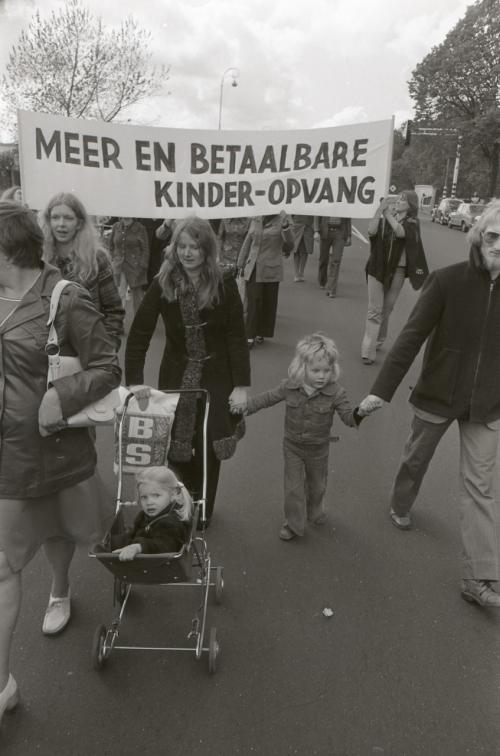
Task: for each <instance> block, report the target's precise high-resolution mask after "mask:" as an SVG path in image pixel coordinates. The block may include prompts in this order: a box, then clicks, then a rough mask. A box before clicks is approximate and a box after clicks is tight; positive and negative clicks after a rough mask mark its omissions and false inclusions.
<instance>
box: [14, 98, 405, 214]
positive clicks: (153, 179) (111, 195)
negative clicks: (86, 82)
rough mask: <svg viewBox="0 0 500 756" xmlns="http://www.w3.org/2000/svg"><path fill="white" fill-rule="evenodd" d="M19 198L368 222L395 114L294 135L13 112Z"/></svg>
mask: <svg viewBox="0 0 500 756" xmlns="http://www.w3.org/2000/svg"><path fill="white" fill-rule="evenodd" d="M18 120H19V147H20V160H21V181H22V188H23V196H24V197H25V201H26V202H27V203H28V204H29V205H30V207H33V208H35V209H38V210H40V209H42V208H43V207H44V206H45V205H46V203H47V202H48V200H49V199H50V198H51V196H52V195H54V194H56V193H57V192H62V191H64V192H74V193H75V194H76V195H77V196H78V197H79V198H80V199H81V200H82V202H83V203H84V205H85V207H86V209H87V211H88V212H89V213H91V214H92V215H114V216H123V217H127V216H129V217H137V218H183V217H185V216H186V215H190V214H196V215H198V216H200V217H202V218H231V217H241V216H254V215H263V214H272V213H277V212H279V211H281V210H285V211H286V212H288V213H295V214H298V215H333V216H337V217H350V218H367V217H370V216H372V215H373V212H374V210H375V208H376V207H377V206H378V203H379V200H380V198H381V197H382V196H384V195H385V194H386V193H387V186H388V184H389V175H390V163H391V153H392V134H393V126H394V124H393V119H388V120H384V121H373V122H371V123H356V124H351V125H348V126H335V127H329V128H322V129H308V130H301V131H208V130H191V129H169V128H154V127H150V126H130V125H117V124H113V123H105V122H102V121H86V120H83V119H80V118H65V117H63V116H56V115H48V114H46V113H31V112H27V111H19V113H18Z"/></svg>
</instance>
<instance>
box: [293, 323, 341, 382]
mask: <svg viewBox="0 0 500 756" xmlns="http://www.w3.org/2000/svg"><path fill="white" fill-rule="evenodd" d="M315 357H320V358H322V359H325V360H326V361H327V362H328V364H329V365H330V367H331V369H332V380H334V381H336V380H337V378H338V377H339V375H340V367H339V351H338V349H337V347H336V346H335V342H334V341H333V340H332V339H330V338H329V337H328V336H327V335H326V334H324V333H321V331H318V332H317V333H311V334H310V335H309V336H304V337H303V338H302V339H301V340H300V341H299V343H298V344H297V346H296V347H295V357H294V358H293V360H292V361H291V363H290V367H289V368H288V377H289V378H292V379H293V380H295V381H297V382H299V383H303V382H304V380H305V368H306V365H307V364H310V363H311V362H312V361H313V359H314V358H315Z"/></svg>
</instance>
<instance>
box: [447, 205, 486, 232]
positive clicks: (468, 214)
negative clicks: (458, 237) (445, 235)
mask: <svg viewBox="0 0 500 756" xmlns="http://www.w3.org/2000/svg"><path fill="white" fill-rule="evenodd" d="M485 207H486V205H483V204H477V205H476V204H473V203H472V202H462V204H461V205H459V206H458V208H457V209H456V210H455V211H454V212H452V213H450V216H449V218H448V228H459V229H460V230H461V231H463V232H464V233H465V232H466V231H468V230H469V228H471V227H472V226H473V225H474V223H475V222H476V221H477V219H478V218H479V216H480V215H481V214H482V212H483V210H484V208H485Z"/></svg>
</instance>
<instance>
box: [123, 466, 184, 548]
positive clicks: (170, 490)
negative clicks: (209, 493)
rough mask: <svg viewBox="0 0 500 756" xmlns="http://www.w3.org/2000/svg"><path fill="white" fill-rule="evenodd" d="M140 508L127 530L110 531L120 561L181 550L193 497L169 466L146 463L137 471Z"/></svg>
mask: <svg viewBox="0 0 500 756" xmlns="http://www.w3.org/2000/svg"><path fill="white" fill-rule="evenodd" d="M136 486H137V498H138V503H139V505H140V507H141V510H142V511H141V512H140V513H139V514H138V515H137V517H136V518H135V520H134V523H133V525H132V527H131V528H130V529H129V530H127V531H126V532H125V533H120V534H115V535H113V534H112V535H111V538H110V547H111V551H112V552H113V553H114V554H118V556H119V559H120V561H128V560H130V559H134V558H135V557H136V556H137V555H138V554H162V553H172V552H177V551H180V549H181V548H182V546H183V545H184V544H185V543H186V541H187V540H188V539H189V532H190V529H191V522H192V517H193V501H192V498H191V496H190V495H189V493H188V491H187V490H186V488H185V487H184V486H183V485H182V483H181V482H180V481H179V480H178V479H177V477H176V476H175V474H174V473H173V472H172V470H170V469H169V468H168V467H146V468H144V469H143V470H141V471H140V472H138V473H137V474H136Z"/></svg>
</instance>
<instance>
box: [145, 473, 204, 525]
mask: <svg viewBox="0 0 500 756" xmlns="http://www.w3.org/2000/svg"><path fill="white" fill-rule="evenodd" d="M135 483H136V486H137V493H138V494H140V491H139V487H140V486H141V484H142V483H158V485H159V486H160V487H161V488H163V489H164V490H165V491H169V492H170V493H171V494H172V501H173V502H174V511H175V513H176V514H177V516H178V517H179V520H183V521H187V520H190V519H191V517H192V516H193V500H192V498H191V496H190V494H189V493H188V491H187V490H186V488H185V486H184V485H183V484H182V483H181V482H180V481H179V480H177V478H176V476H175V475H174V473H173V472H172V470H170V469H169V468H168V467H161V466H158V467H154V466H152V467H145V468H144V469H143V470H140V471H139V472H138V473H137V474H136V476H135Z"/></svg>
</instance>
